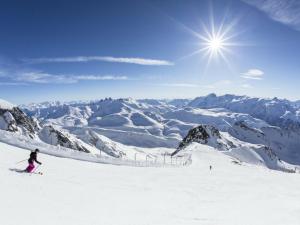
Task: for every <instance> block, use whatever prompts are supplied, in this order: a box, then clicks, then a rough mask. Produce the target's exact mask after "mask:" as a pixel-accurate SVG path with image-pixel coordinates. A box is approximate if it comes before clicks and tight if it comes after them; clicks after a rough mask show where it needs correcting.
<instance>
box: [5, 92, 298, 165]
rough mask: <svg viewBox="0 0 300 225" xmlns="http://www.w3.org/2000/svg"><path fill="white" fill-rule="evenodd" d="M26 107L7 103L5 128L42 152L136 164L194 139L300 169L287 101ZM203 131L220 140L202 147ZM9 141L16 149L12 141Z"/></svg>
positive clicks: (294, 112)
mask: <svg viewBox="0 0 300 225" xmlns="http://www.w3.org/2000/svg"><path fill="white" fill-rule="evenodd" d="M21 107H22V108H21V109H22V110H21V109H20V108H19V107H16V106H13V105H11V104H9V103H7V102H5V101H1V105H0V129H1V130H5V131H6V132H11V133H15V135H19V139H20V140H21V139H22V140H23V141H24V140H25V139H24V138H23V137H20V135H25V136H26V137H30V138H31V139H33V140H32V142H34V143H39V144H38V145H41V146H45V145H51V146H61V147H62V148H66V149H73V150H75V151H79V152H85V153H90V154H96V155H97V154H99V153H100V152H102V154H104V155H105V156H107V157H111V158H120V159H121V158H124V159H128V160H133V159H134V158H135V157H136V155H135V154H136V153H137V152H138V153H141V154H144V155H147V154H152V153H154V152H155V154H156V153H158V154H159V155H160V156H159V157H162V155H164V154H170V153H171V152H174V151H175V149H176V148H178V146H181V145H182V143H185V142H186V140H188V139H189V137H192V138H190V139H191V140H192V142H198V143H201V144H203V145H209V146H211V147H213V148H216V149H217V150H219V151H222V152H224V153H225V152H226V154H231V156H232V157H235V158H237V159H239V160H242V161H245V162H250V163H253V164H260V165H264V166H266V167H268V168H272V169H280V170H289V166H286V165H289V164H295V165H300V151H299V149H300V141H299V140H300V129H299V124H300V123H299V108H297V106H296V105H295V103H294V102H290V101H288V100H280V99H277V98H274V99H259V98H250V97H246V96H234V95H224V96H219V97H218V96H216V95H215V94H210V95H208V96H205V97H199V98H196V99H194V100H188V99H175V100H156V99H143V100H134V99H130V98H127V99H111V98H107V99H103V100H98V101H85V102H70V103H60V102H45V103H39V104H30V105H28V106H25V105H22V106H21ZM23 111H24V112H25V113H23ZM203 124H207V125H206V126H207V127H204V126H202V128H203V129H202V128H201V126H200V127H199V125H203ZM200 128H201V129H202V131H203V130H204V131H205V132H206V133H207V134H208V135H209V136H210V137H214V139H211V138H209V139H205V138H204V139H203V141H199V140H200V139H201V138H200V139H199V138H198V139H197V140H195V138H194V137H193V135H191V133H193V132H196V131H197V132H196V133H199V132H200V131H201V129H200ZM195 129H196V130H195ZM199 129H200V130H199ZM205 132H204V133H203V132H202V135H204V134H205ZM200 133H201V132H200ZM196 136H197V135H196ZM2 139H3V140H4V139H5V141H6V142H7V143H8V142H9V143H11V142H12V141H7V140H8V139H9V138H7V135H6V134H5V138H2ZM182 140H183V142H182ZM0 141H1V140H0ZM26 141H29V139H26V140H25V142H26ZM18 146H22V145H21V143H20V142H18ZM45 149H46V147H45ZM178 149H181V147H179V148H178ZM175 153H177V152H175ZM179 155H180V154H179ZM155 157H157V155H156V156H155ZM285 162H286V164H285Z"/></svg>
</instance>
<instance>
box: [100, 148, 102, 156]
mask: <svg viewBox="0 0 300 225" xmlns="http://www.w3.org/2000/svg"><path fill="white" fill-rule="evenodd" d="M101 152H102V151H101V149H100V158H101Z"/></svg>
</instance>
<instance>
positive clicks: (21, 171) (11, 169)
mask: <svg viewBox="0 0 300 225" xmlns="http://www.w3.org/2000/svg"><path fill="white" fill-rule="evenodd" d="M9 170H10V171H13V172H17V173H26V170H21V169H17V168H9Z"/></svg>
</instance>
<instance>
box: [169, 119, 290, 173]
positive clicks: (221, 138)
mask: <svg viewBox="0 0 300 225" xmlns="http://www.w3.org/2000/svg"><path fill="white" fill-rule="evenodd" d="M193 143H199V144H203V145H208V146H210V147H213V148H215V149H218V150H219V151H222V152H224V153H225V154H227V155H229V156H232V157H234V158H236V159H238V160H239V161H241V162H247V163H251V164H256V165H263V166H266V167H268V168H270V169H275V170H282V171H287V172H294V167H293V166H292V165H289V164H287V163H285V162H283V161H281V160H280V159H279V158H278V157H277V155H276V154H275V152H274V151H273V150H272V149H271V148H270V147H267V146H265V145H260V144H250V143H247V142H243V141H241V140H238V139H236V138H234V137H232V136H231V135H230V134H228V133H226V132H225V133H223V132H220V131H219V130H218V129H217V128H215V127H214V126H211V125H200V126H198V127H195V128H193V129H191V130H190V131H189V133H188V134H187V136H186V137H185V138H184V139H183V140H182V142H180V144H179V146H178V148H177V149H176V151H175V152H173V153H172V155H173V156H174V155H178V154H180V153H182V152H185V151H186V149H187V148H188V146H189V145H191V144H193Z"/></svg>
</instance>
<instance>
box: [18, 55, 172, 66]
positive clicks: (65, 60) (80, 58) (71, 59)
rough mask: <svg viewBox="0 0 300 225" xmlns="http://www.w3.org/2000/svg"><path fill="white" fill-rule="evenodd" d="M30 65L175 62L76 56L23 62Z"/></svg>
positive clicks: (162, 64)
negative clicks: (96, 62) (93, 62)
mask: <svg viewBox="0 0 300 225" xmlns="http://www.w3.org/2000/svg"><path fill="white" fill-rule="evenodd" d="M22 61H23V62H25V63H28V64H42V63H71V62H72V63H74V62H92V61H98V62H111V63H130V64H137V65H144V66H172V65H174V63H173V62H170V61H167V60H160V59H145V58H125V57H112V56H76V57H61V58H60V57H59V58H29V59H23V60H22Z"/></svg>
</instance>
